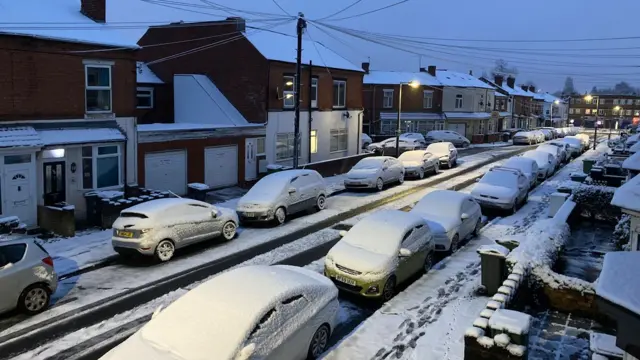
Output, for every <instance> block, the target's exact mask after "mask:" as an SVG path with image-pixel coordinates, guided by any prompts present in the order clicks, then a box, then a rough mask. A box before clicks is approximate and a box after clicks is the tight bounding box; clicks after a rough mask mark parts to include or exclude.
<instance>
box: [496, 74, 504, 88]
mask: <svg viewBox="0 0 640 360" xmlns="http://www.w3.org/2000/svg"><path fill="white" fill-rule="evenodd" d="M494 80H495V83H496V85H498V86H502V82H503V81H504V76H502V75H496V76H495V77H494Z"/></svg>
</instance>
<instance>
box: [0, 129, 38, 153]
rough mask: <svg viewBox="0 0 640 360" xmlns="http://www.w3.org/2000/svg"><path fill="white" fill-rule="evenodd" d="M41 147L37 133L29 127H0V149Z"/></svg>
mask: <svg viewBox="0 0 640 360" xmlns="http://www.w3.org/2000/svg"><path fill="white" fill-rule="evenodd" d="M43 145H44V144H43V142H42V139H40V136H39V135H38V132H37V131H36V130H35V129H34V128H33V127H31V126H19V127H0V148H7V147H42V146H43Z"/></svg>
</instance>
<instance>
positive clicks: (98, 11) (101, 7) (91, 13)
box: [80, 0, 107, 23]
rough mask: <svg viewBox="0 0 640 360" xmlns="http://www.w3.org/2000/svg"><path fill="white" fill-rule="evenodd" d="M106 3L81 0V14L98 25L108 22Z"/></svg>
mask: <svg viewBox="0 0 640 360" xmlns="http://www.w3.org/2000/svg"><path fill="white" fill-rule="evenodd" d="M106 1H107V0H80V13H82V15H84V16H86V17H88V18H89V19H91V20H93V21H95V22H97V23H104V22H106V21H107V5H106V3H105V2H106Z"/></svg>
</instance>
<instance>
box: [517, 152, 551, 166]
mask: <svg viewBox="0 0 640 360" xmlns="http://www.w3.org/2000/svg"><path fill="white" fill-rule="evenodd" d="M522 157H525V158H529V159H533V160H535V161H536V162H537V163H538V167H540V168H546V167H547V166H548V165H549V153H548V152H544V151H537V150H529V151H527V152H525V153H524V154H522Z"/></svg>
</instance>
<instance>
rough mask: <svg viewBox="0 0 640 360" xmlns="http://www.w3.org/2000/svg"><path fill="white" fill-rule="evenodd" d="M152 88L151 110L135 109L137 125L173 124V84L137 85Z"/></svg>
mask: <svg viewBox="0 0 640 360" xmlns="http://www.w3.org/2000/svg"><path fill="white" fill-rule="evenodd" d="M138 86H139V87H151V88H153V96H154V98H153V109H136V110H135V116H136V117H137V118H138V124H154V123H172V122H173V120H174V119H173V84H160V85H158V84H139V85H138Z"/></svg>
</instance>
